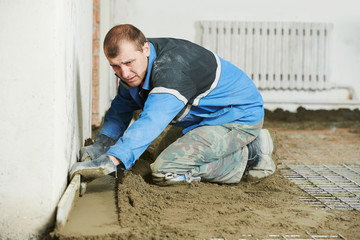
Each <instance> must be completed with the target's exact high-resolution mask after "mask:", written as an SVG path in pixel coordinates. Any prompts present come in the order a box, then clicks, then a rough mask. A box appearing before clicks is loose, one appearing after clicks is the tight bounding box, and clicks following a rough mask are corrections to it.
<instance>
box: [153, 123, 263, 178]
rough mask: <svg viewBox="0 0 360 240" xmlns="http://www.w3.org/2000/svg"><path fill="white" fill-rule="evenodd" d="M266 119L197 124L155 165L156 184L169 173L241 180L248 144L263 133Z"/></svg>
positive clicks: (157, 159)
mask: <svg viewBox="0 0 360 240" xmlns="http://www.w3.org/2000/svg"><path fill="white" fill-rule="evenodd" d="M262 125H263V121H260V122H259V123H256V124H252V125H247V124H239V123H227V124H223V125H218V126H201V127H197V128H195V129H193V130H191V131H189V132H188V133H186V134H185V135H183V136H182V137H180V138H178V139H177V140H176V141H175V142H173V143H172V144H171V145H169V146H168V147H167V148H166V149H165V150H164V151H162V152H161V153H160V155H159V156H158V157H157V158H156V160H155V162H154V163H153V164H151V170H152V176H153V180H154V182H155V183H165V184H166V181H165V180H164V178H165V176H166V175H169V174H177V175H182V174H189V173H190V174H191V176H193V177H201V181H205V182H217V183H238V182H240V180H241V178H242V176H243V174H244V171H245V168H246V164H247V161H248V149H247V147H246V145H247V144H249V143H250V142H252V141H253V140H254V139H255V138H256V137H257V136H258V135H259V133H260V129H261V128H262Z"/></svg>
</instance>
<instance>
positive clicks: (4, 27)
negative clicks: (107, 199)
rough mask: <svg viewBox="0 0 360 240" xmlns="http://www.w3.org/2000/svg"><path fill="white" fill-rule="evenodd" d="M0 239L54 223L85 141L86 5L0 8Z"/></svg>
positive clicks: (22, 2) (82, 1)
mask: <svg viewBox="0 0 360 240" xmlns="http://www.w3.org/2000/svg"><path fill="white" fill-rule="evenodd" d="M0 23H1V28H0V36H1V38H0V43H1V44H0V53H1V54H0V62H1V64H0V72H1V75H0V82H1V87H0V103H1V112H0V133H1V138H0V165H1V167H0V199H1V200H0V239H4V238H10V239H19V238H21V239H24V238H30V237H31V236H36V235H38V234H41V233H42V232H43V231H45V230H46V228H47V227H49V226H51V225H52V224H53V223H54V222H53V221H54V216H55V208H56V205H57V203H58V201H59V199H60V197H61V194H62V193H63V191H64V189H65V187H66V185H67V175H68V169H69V168H70V166H71V165H72V164H73V163H74V162H75V161H76V155H77V153H78V149H79V147H80V145H82V143H83V141H84V139H85V138H87V137H89V136H90V134H91V126H90V113H91V110H90V104H91V102H90V97H91V88H90V87H91V56H92V55H91V54H92V52H91V51H92V45H91V44H92V38H91V37H92V1H88V0H56V1H48V0H37V1H26V0H11V1H10V0H1V1H0Z"/></svg>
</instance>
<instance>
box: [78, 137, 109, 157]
mask: <svg viewBox="0 0 360 240" xmlns="http://www.w3.org/2000/svg"><path fill="white" fill-rule="evenodd" d="M115 142H116V141H115V140H114V139H112V138H110V137H108V136H106V135H103V134H99V135H97V136H96V138H95V141H94V144H93V145H90V146H86V147H82V148H81V149H80V162H85V161H89V160H93V159H97V158H98V157H100V156H101V155H103V154H105V153H106V152H107V151H108V150H109V148H110V146H112V145H114V144H115Z"/></svg>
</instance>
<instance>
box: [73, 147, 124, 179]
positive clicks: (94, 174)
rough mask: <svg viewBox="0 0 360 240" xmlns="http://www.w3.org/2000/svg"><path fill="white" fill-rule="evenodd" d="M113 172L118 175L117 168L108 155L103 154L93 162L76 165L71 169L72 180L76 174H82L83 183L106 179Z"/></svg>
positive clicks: (77, 163)
mask: <svg viewBox="0 0 360 240" xmlns="http://www.w3.org/2000/svg"><path fill="white" fill-rule="evenodd" d="M113 172H115V174H116V172H117V167H116V166H115V164H114V163H113V161H111V159H110V158H109V156H108V155H106V154H103V155H101V156H100V157H99V158H97V159H94V160H92V161H85V162H76V163H74V165H73V166H72V168H71V169H70V179H72V178H73V177H74V176H75V174H80V175H81V176H82V180H83V181H85V182H91V181H92V180H94V179H96V178H100V177H104V176H105V175H108V174H110V173H113Z"/></svg>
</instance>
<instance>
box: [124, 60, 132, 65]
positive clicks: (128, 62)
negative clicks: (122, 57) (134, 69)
mask: <svg viewBox="0 0 360 240" xmlns="http://www.w3.org/2000/svg"><path fill="white" fill-rule="evenodd" d="M132 63H133V61H127V62H125V64H126V65H130V64H132Z"/></svg>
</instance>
